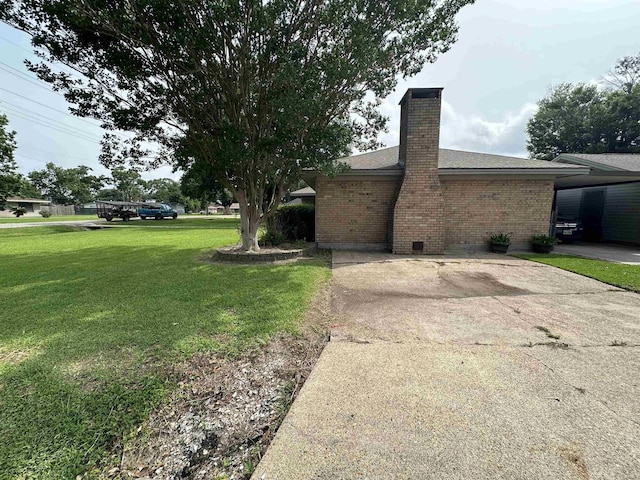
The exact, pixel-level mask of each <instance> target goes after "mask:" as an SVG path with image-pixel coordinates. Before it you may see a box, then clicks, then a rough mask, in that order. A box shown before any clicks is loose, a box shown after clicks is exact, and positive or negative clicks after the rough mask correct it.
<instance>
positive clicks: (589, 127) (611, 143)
mask: <svg viewBox="0 0 640 480" xmlns="http://www.w3.org/2000/svg"><path fill="white" fill-rule="evenodd" d="M605 80H606V83H607V84H608V85H609V86H610V88H608V89H605V88H602V87H601V86H598V85H587V84H581V83H579V84H570V83H564V84H561V85H558V86H556V87H554V88H552V89H551V91H550V92H549V94H548V95H547V96H546V97H544V98H543V99H541V100H540V101H539V102H538V107H539V108H538V111H537V112H536V113H535V115H534V116H533V117H532V118H531V120H529V123H528V124H527V133H528V135H529V141H528V143H527V149H528V150H529V153H530V155H531V156H532V157H533V158H540V159H544V160H552V159H553V158H555V157H556V156H557V155H559V154H561V153H571V152H574V153H606V152H608V153H616V152H619V153H629V152H639V151H640V82H639V81H640V54H639V55H638V56H636V57H624V58H623V59H621V60H619V61H618V63H617V64H616V66H615V67H614V69H613V70H612V71H611V72H610V73H609V75H608V76H607V77H605Z"/></svg>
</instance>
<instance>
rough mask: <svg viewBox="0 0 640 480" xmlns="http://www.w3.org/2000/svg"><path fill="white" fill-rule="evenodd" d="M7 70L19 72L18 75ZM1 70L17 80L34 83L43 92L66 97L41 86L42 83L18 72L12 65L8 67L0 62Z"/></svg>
mask: <svg viewBox="0 0 640 480" xmlns="http://www.w3.org/2000/svg"><path fill="white" fill-rule="evenodd" d="M2 65H4V67H3V66H2ZM7 68H10V69H11V70H14V71H15V72H17V73H14V72H10V71H9V70H7ZM0 70H2V71H4V72H5V73H8V74H9V75H13V76H14V77H17V78H19V79H20V80H24V81H26V82H29V83H32V84H33V85H35V86H36V87H40V88H42V89H43V90H46V91H47V92H49V93H55V94H56V95H60V96H64V95H62V94H61V93H60V92H56V91H54V90H51V89H50V88H48V87H45V86H44V85H41V84H40V83H38V82H35V81H34V80H36V79H35V78H33V77H31V76H29V75H27V74H25V73H22V72H21V71H20V70H18V69H17V68H13V67H12V66H11V65H7V64H6V63H4V62H0ZM38 81H40V80H38Z"/></svg>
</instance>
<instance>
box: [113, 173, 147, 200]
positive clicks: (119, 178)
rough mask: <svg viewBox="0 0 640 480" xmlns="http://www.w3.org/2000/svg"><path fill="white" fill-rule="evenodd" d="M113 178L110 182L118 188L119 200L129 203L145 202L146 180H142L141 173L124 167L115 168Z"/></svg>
mask: <svg viewBox="0 0 640 480" xmlns="http://www.w3.org/2000/svg"><path fill="white" fill-rule="evenodd" d="M111 177H112V178H111V179H110V180H109V182H110V183H111V184H113V185H114V186H115V187H116V188H115V191H116V192H117V195H116V198H117V200H122V201H127V202H131V201H140V200H144V196H145V195H144V190H143V187H144V180H142V176H141V175H140V172H138V171H136V170H133V169H126V168H124V167H115V168H113V169H112V170H111Z"/></svg>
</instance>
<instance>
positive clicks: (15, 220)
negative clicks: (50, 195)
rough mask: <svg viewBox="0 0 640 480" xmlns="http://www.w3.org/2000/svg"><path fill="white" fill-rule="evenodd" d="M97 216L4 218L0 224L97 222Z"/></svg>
mask: <svg viewBox="0 0 640 480" xmlns="http://www.w3.org/2000/svg"><path fill="white" fill-rule="evenodd" d="M97 219H98V216H97V215H57V216H52V217H49V218H44V217H41V216H40V215H38V216H37V217H18V218H16V217H14V216H13V215H12V216H11V217H3V218H0V223H33V222H65V221H69V222H71V221H75V220H97Z"/></svg>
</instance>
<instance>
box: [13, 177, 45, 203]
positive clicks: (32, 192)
mask: <svg viewBox="0 0 640 480" xmlns="http://www.w3.org/2000/svg"><path fill="white" fill-rule="evenodd" d="M18 196H19V197H22V198H42V192H41V191H40V190H38V189H37V188H36V187H35V186H34V185H33V183H31V181H30V180H29V179H28V178H27V177H25V176H23V175H20V179H19V186H18Z"/></svg>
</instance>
